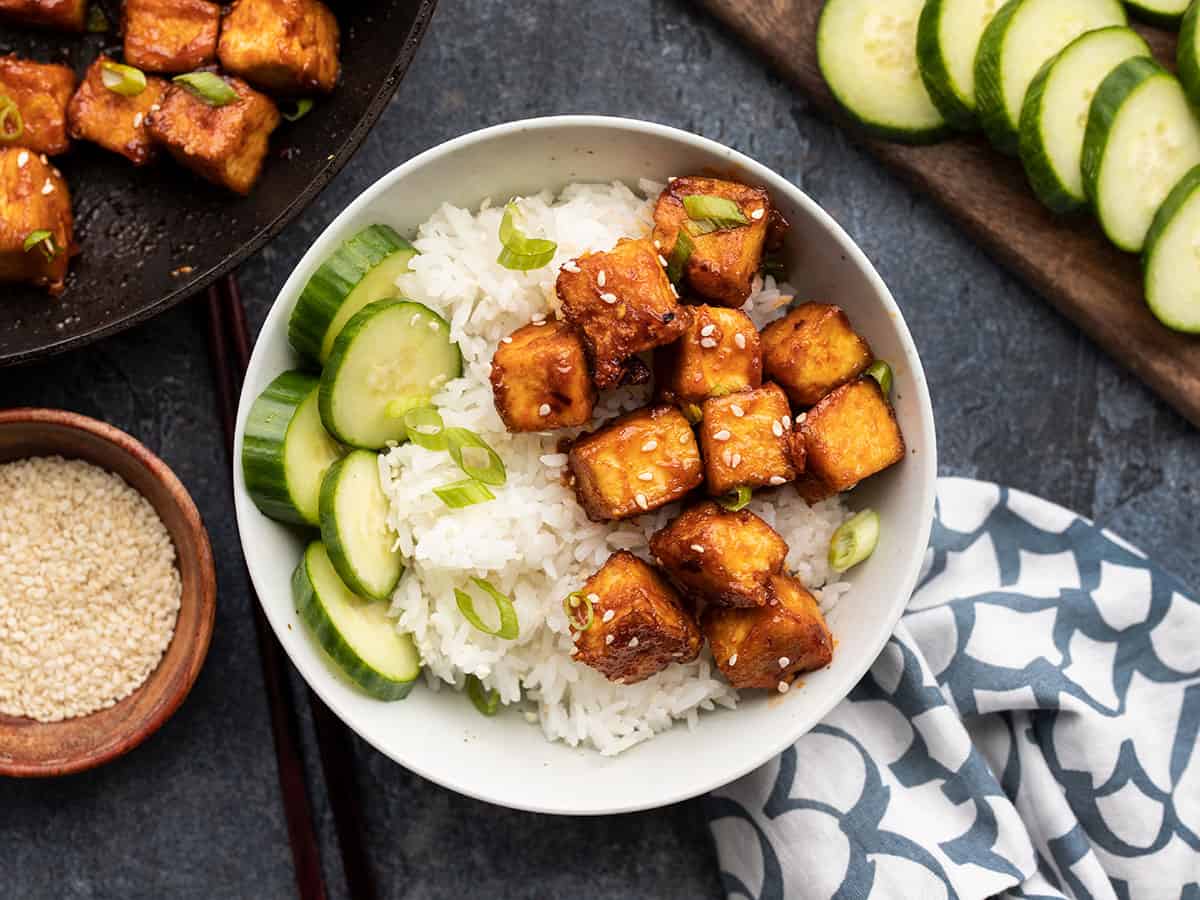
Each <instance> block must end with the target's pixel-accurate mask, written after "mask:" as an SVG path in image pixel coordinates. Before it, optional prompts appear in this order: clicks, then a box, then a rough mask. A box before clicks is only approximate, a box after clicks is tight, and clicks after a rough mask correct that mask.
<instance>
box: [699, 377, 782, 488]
mask: <svg viewBox="0 0 1200 900" xmlns="http://www.w3.org/2000/svg"><path fill="white" fill-rule="evenodd" d="M702 410H703V415H704V418H703V419H702V420H701V422H700V448H701V450H702V451H703V452H704V477H705V479H706V480H707V483H708V492H709V493H710V494H712V495H713V496H714V497H715V496H717V495H719V494H727V493H729V492H730V491H732V490H734V489H736V488H739V487H748V488H757V487H763V486H764V485H769V486H771V487H775V486H777V485H781V484H786V483H787V482H789V481H792V480H794V479H795V477H796V476H797V475H798V474H799V473H800V471H802V470H803V468H804V461H803V456H801V455H799V454H798V452H797V449H796V440H795V437H794V434H793V431H792V419H791V410H790V409H789V407H788V402H787V396H786V395H785V394H784V393H783V389H782V388H781V387H779V385H777V384H772V383H770V382H768V383H767V384H764V385H763V386H762V387H760V388H757V389H756V390H753V391H741V392H739V393H736V394H729V395H728V396H725V397H710V398H709V399H707V400H705V401H704V406H703V407H702Z"/></svg>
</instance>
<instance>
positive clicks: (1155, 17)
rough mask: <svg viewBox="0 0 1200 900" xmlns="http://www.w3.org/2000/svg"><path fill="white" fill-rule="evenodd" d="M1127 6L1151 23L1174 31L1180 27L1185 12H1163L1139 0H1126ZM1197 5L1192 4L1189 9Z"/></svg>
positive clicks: (1143, 19) (1136, 14) (1144, 20)
mask: <svg viewBox="0 0 1200 900" xmlns="http://www.w3.org/2000/svg"><path fill="white" fill-rule="evenodd" d="M1124 3H1125V8H1126V9H1128V10H1129V11H1130V12H1131V13H1133V14H1134V15H1135V16H1136V17H1137V18H1139V19H1141V20H1142V21H1143V22H1146V23H1147V24H1149V25H1157V26H1158V27H1159V28H1165V29H1167V30H1168V31H1174V30H1175V29H1176V28H1178V27H1179V23H1180V22H1181V21H1182V20H1183V15H1184V14H1183V13H1180V14H1179V15H1172V14H1170V13H1161V12H1158V11H1156V10H1153V9H1147V8H1146V7H1144V6H1142V5H1141V4H1140V3H1138V2H1137V0H1124ZM1194 7H1195V4H1192V5H1191V6H1190V7H1189V9H1192V8H1194Z"/></svg>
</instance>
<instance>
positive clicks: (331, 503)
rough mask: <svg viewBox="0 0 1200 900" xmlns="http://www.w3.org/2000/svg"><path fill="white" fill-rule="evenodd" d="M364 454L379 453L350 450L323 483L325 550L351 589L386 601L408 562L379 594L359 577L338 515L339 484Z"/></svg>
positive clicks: (322, 502) (340, 576) (322, 514)
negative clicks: (347, 469)
mask: <svg viewBox="0 0 1200 900" xmlns="http://www.w3.org/2000/svg"><path fill="white" fill-rule="evenodd" d="M364 453H368V454H370V455H371V456H372V457H375V456H376V455H377V454H376V453H375V452H374V451H372V450H352V451H351V452H349V453H347V454H346V455H345V456H343V457H342V458H341V459H339V460H338V461H337V462H335V463H334V464H333V465H332V466H330V467H329V471H328V472H326V473H325V480H324V481H322V482H321V500H320V507H321V541H322V542H323V543H324V544H325V551H326V552H327V553H328V554H329V561H330V562H331V563H333V568H334V570H335V571H336V572H337V573H338V577H339V578H341V579H342V582H343V583H344V584H345V585H346V587H348V588H350V590H351V591H352V592H353V593H355V594H358V596H360V597H365V598H366V599H368V600H375V601H379V602H385V601H387V600H389V599H391V596H392V591H394V590H395V589H396V585H397V584H399V583H400V578H401V576H402V575H404V563H403V561H401V563H400V570H399V571H398V572H397V573H396V580H395V581H393V582H392V583H391V585H389V586H388V588H387V590H386V591H383V592H382V593H375V592H374V591H372V590H371V589H370V588H369V587H367V586H366V585H365V584H363V583H362V582H361V581H360V580H359V578H358V573H357V572H355V571H354V567H353V566H352V565H350V557H349V556H348V555H347V553H346V545H345V541H343V540H342V534H341V532H340V531H339V530H338V525H337V516H336V515H335V513H334V509H335V503H336V499H337V491H338V484H339V482H340V481H341V478H342V472H344V471H345V469H346V466H347V465H348V464H349V462H350V461H351V460H352V459H354V458H355V457H357V456H361V455H362V454H364Z"/></svg>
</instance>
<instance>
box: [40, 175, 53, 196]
mask: <svg viewBox="0 0 1200 900" xmlns="http://www.w3.org/2000/svg"><path fill="white" fill-rule="evenodd" d="M42 193H43V194H53V193H54V182H53V181H51V180H50V179H49V178H47V179H46V183H45V184H43V185H42Z"/></svg>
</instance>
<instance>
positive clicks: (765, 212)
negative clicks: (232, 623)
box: [654, 176, 771, 307]
mask: <svg viewBox="0 0 1200 900" xmlns="http://www.w3.org/2000/svg"><path fill="white" fill-rule="evenodd" d="M691 196H708V197H720V198H722V199H725V200H731V201H733V202H734V203H735V204H737V207H738V210H739V211H740V212H741V214H742V216H743V217H744V218H745V219H746V223H745V224H742V225H732V226H729V227H723V228H719V229H717V230H715V231H711V232H709V233H708V234H699V233H696V232H695V230H693V229H689V230H688V238H689V239H690V240H691V242H692V246H693V250H692V253H691V255H690V256H689V257H688V259H687V262H686V263H685V264H684V267H683V279H684V282H685V283H686V284H687V286H688V287H690V288H691V289H692V290H693V291H694V292H695V293H697V294H699V295H700V296H701V297H704V298H705V299H707V300H711V301H712V302H713V303H719V304H721V305H722V306H730V307H738V306H741V305H742V304H743V303H745V302H746V301H747V300H748V299H749V298H750V285H751V282H753V281H754V276H755V274H756V273H757V272H758V270H759V267H760V266H761V264H762V256H763V247H764V246H765V244H766V240H767V228H768V225H769V223H770V221H771V198H770V196H768V194H767V192H766V191H764V190H762V189H760V188H755V187H750V186H749V185H745V184H738V183H737V182H735V181H721V180H720V179H717V178H700V177H697V176H688V177H686V178H676V179H675V180H674V181H672V182H670V183H669V184H668V185H667V187H666V189H665V190H664V191H663V192H662V193H661V194H660V195H659V197H658V202H657V203H656V204H655V206H654V240H655V246H657V247H659V248H661V251H662V253H663V254H664V255H666V256H670V255H671V253H672V252H673V250H674V247H675V242H676V241H677V240H678V239H679V232H680V229H683V228H688V224H687V223H688V221H689V219H688V213H687V209H686V207H685V206H684V202H683V199H684V197H691ZM693 228H694V226H693Z"/></svg>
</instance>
